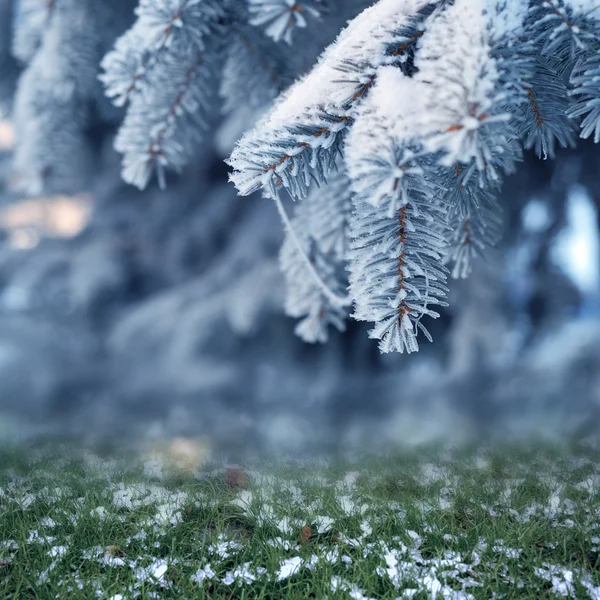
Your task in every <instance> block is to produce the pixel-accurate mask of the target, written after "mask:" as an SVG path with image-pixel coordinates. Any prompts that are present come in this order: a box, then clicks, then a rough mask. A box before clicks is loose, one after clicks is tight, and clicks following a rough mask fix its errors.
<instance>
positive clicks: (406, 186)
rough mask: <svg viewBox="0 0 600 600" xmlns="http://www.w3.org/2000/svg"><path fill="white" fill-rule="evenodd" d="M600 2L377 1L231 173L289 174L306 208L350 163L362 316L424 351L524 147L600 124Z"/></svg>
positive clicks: (263, 179)
mask: <svg viewBox="0 0 600 600" xmlns="http://www.w3.org/2000/svg"><path fill="white" fill-rule="evenodd" d="M597 13H598V7H597V6H596V2H595V1H593V0H454V2H446V1H443V0H439V1H433V0H432V1H430V2H426V1H423V2H418V1H417V2H410V1H408V0H379V2H377V3H376V4H375V5H374V6H373V7H371V8H369V9H367V10H365V11H364V12H363V13H361V14H360V15H359V16H358V17H357V18H356V19H354V21H352V22H351V23H350V24H349V25H348V27H347V28H346V29H345V30H344V31H343V32H342V33H341V34H340V36H339V38H338V39H337V40H336V42H335V43H334V44H333V45H332V46H330V47H329V48H328V49H327V50H326V51H325V52H324V53H323V55H322V56H321V58H320V59H319V61H318V63H317V64H316V66H315V67H314V69H313V70H312V71H311V73H309V74H308V75H307V76H306V77H304V78H303V79H301V80H300V81H298V82H297V83H296V84H294V85H293V86H292V87H291V88H290V89H289V90H287V91H286V92H285V93H284V94H282V95H281V97H280V98H279V99H278V100H277V101H276V102H275V104H274V106H273V108H272V110H271V111H270V113H268V114H267V115H266V116H265V117H264V118H263V119H262V120H261V121H259V122H258V123H257V125H256V126H255V127H254V129H253V130H251V131H249V132H248V133H247V134H245V135H244V136H243V137H242V139H241V140H240V142H239V143H238V145H237V147H236V148H235V150H234V152H233V153H232V155H231V157H230V159H229V164H230V165H231V166H232V167H233V173H232V174H231V179H232V181H233V182H234V183H235V185H236V187H237V188H238V190H239V192H240V194H242V195H247V194H250V193H252V192H255V191H258V190H262V192H263V193H264V194H265V195H267V196H271V197H274V198H278V195H279V193H280V189H281V188H284V189H286V190H287V191H288V192H289V193H290V195H291V196H292V197H293V198H296V199H297V200H298V201H299V202H300V206H299V207H298V210H297V213H298V214H302V213H303V210H306V209H303V205H304V203H307V200H306V197H307V195H308V198H312V192H311V191H310V189H311V186H312V185H313V184H314V182H317V183H319V184H320V185H321V186H323V185H324V186H326V185H327V181H328V177H329V175H330V172H331V171H332V169H333V168H334V166H336V165H338V164H340V161H343V163H344V164H345V168H346V169H347V172H348V176H349V178H350V184H349V186H350V189H351V191H352V195H353V199H352V202H353V206H354V209H353V212H352V214H351V217H350V232H351V233H350V239H351V246H350V247H351V249H350V252H349V254H348V269H349V271H350V285H349V293H350V297H351V298H352V299H353V301H354V304H355V312H354V315H353V316H354V317H355V318H357V319H359V320H367V321H371V322H372V323H374V328H373V329H372V330H371V336H372V337H375V338H377V339H379V340H380V348H381V350H382V351H383V352H389V351H393V350H394V351H400V352H403V351H407V352H412V351H415V350H417V349H418V342H417V334H418V332H419V331H422V332H423V333H425V335H426V336H427V337H429V336H428V334H427V332H426V329H425V327H424V325H423V323H422V322H421V320H422V318H423V317H425V316H429V317H436V316H438V313H437V312H436V311H435V307H436V306H440V305H442V306H443V305H444V304H445V301H444V298H445V295H446V291H447V290H446V277H447V272H446V270H445V267H444V265H445V264H448V265H451V266H452V275H453V276H454V277H466V276H467V275H468V274H469V273H470V271H471V263H472V260H473V258H474V257H475V256H477V255H480V254H482V253H483V251H484V250H485V248H487V247H489V246H491V245H494V244H495V243H496V242H497V241H498V239H499V236H500V231H501V217H500V215H501V213H502V208H501V206H499V205H498V201H497V200H496V195H497V192H498V191H499V189H500V188H501V185H502V181H503V178H504V175H505V174H507V173H512V172H513V171H514V170H515V168H516V165H517V164H518V162H519V161H520V160H521V158H522V152H523V150H528V149H535V151H536V153H537V154H538V156H541V157H544V158H546V157H549V158H552V157H553V156H554V153H555V148H556V145H557V144H558V145H560V146H562V147H568V146H572V145H574V143H575V132H576V130H577V128H578V127H579V126H580V121H581V119H582V118H583V123H582V125H583V129H582V135H583V136H584V137H587V136H589V135H591V134H592V133H594V134H595V137H596V139H598V137H600V104H599V103H600V86H598V85H597V81H596V79H597V78H598V72H599V71H598V70H599V67H600V63H598V46H597V40H598V39H599V37H600V24H599V22H598V19H597ZM340 157H341V158H340ZM293 226H294V227H295V228H296V229H297V230H298V231H297V232H296V237H297V238H299V239H307V237H306V236H307V232H306V224H305V223H304V222H302V220H301V219H297V220H296V221H295V222H294V223H293ZM300 250H301V249H298V251H300ZM292 251H293V246H292V245H291V244H289V243H287V245H286V250H285V253H286V257H287V262H288V263H293V262H294V261H293V260H292V259H291V252H292ZM302 253H303V254H306V249H304V251H303V252H302ZM314 261H315V264H314V265H313V266H314V267H315V271H316V270H318V271H319V272H321V273H327V272H331V268H332V266H331V265H330V271H328V269H327V266H326V265H324V264H323V257H322V256H321V255H319V256H318V257H317V256H315V257H314ZM317 264H318V268H317ZM321 283H322V281H321ZM332 298H335V296H332ZM316 306H318V305H317V304H316V303H315V307H316ZM315 310H316V308H315Z"/></svg>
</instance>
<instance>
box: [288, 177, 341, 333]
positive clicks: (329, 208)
mask: <svg viewBox="0 0 600 600" xmlns="http://www.w3.org/2000/svg"><path fill="white" fill-rule="evenodd" d="M351 207H352V205H351V191H350V185H349V180H348V178H347V176H346V175H345V173H343V172H340V173H336V174H334V175H333V176H332V178H331V179H330V181H329V185H327V186H326V187H322V188H318V187H315V188H313V189H312V190H311V192H310V194H309V195H308V197H307V198H306V200H305V201H304V202H302V203H301V204H299V205H298V206H297V207H296V212H295V216H294V219H293V220H292V222H291V225H292V228H293V229H294V231H296V232H297V236H296V239H297V240H299V242H300V244H301V248H298V247H297V243H296V239H294V238H293V237H292V235H291V233H290V232H289V231H288V232H287V234H286V238H285V241H284V243H283V246H282V248H281V255H280V258H281V268H282V270H283V273H284V275H285V278H286V283H287V286H286V288H287V295H286V304H285V309H286V314H287V315H289V316H290V317H295V318H302V321H300V322H299V323H298V325H297V327H296V333H297V334H298V335H299V336H300V337H301V338H302V339H303V340H305V341H306V342H311V343H314V342H326V341H327V339H328V335H329V333H328V329H329V326H330V325H333V326H334V327H335V328H337V329H338V330H339V331H344V330H345V320H346V316H347V310H346V309H345V308H344V307H343V306H340V305H339V304H338V303H336V302H334V301H332V300H331V299H330V298H329V297H328V296H327V295H325V294H324V293H323V290H322V289H321V286H320V285H319V284H318V283H317V282H315V280H314V278H313V277H312V276H311V273H310V272H309V270H308V268H307V265H306V263H305V257H307V258H309V259H310V260H311V262H312V263H313V265H314V267H315V269H316V270H317V273H318V275H319V277H320V279H321V280H323V281H324V282H325V284H326V285H327V286H328V287H329V289H331V290H332V291H333V292H334V293H335V294H337V295H338V296H340V297H341V296H343V295H344V293H345V288H346V286H347V285H348V278H347V276H346V273H345V267H346V261H347V259H348V249H349V248H348V247H349V231H348V227H349V218H350V210H351Z"/></svg>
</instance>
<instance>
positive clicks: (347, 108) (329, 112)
mask: <svg viewBox="0 0 600 600" xmlns="http://www.w3.org/2000/svg"><path fill="white" fill-rule="evenodd" d="M430 5H431V2H428V1H427V0H416V1H409V0H381V1H380V2H378V3H377V4H375V5H374V6H372V7H371V8H369V9H367V10H365V11H364V12H363V13H361V14H360V15H359V16H358V17H357V18H356V19H355V20H354V21H352V22H351V23H350V25H349V26H348V27H347V28H346V29H345V30H344V31H343V32H342V33H341V34H340V36H339V38H338V39H337V40H336V42H335V43H334V44H333V45H331V46H330V47H329V48H328V49H327V50H326V51H325V52H324V53H323V55H322V56H321V58H320V59H319V62H318V64H317V65H316V67H315V68H314V69H313V70H312V71H311V73H310V74H309V75H307V76H306V77H305V78H304V79H301V80H300V81H299V82H298V83H296V84H295V85H293V86H292V87H291V88H290V89H289V90H288V91H286V92H285V93H284V94H283V95H282V97H281V98H280V99H279V100H278V101H277V102H276V104H275V106H274V108H273V110H272V111H271V112H270V113H269V114H268V115H267V116H266V117H265V118H263V119H262V120H261V121H259V123H258V124H257V125H256V127H255V128H254V129H253V130H252V131H250V132H249V133H247V134H246V135H244V137H243V138H242V139H241V140H240V142H239V143H238V145H237V147H236V148H235V150H234V151H233V153H232V155H231V157H230V159H229V161H228V163H229V164H230V166H232V167H233V173H232V174H231V176H230V178H231V180H232V181H233V182H234V184H235V185H236V187H237V188H238V191H239V192H240V194H242V195H248V194H251V193H253V192H255V191H257V190H259V189H262V190H266V193H268V194H270V195H274V194H275V192H276V191H277V189H278V188H280V187H282V186H283V187H285V188H286V189H287V190H288V192H289V193H290V194H291V195H292V197H295V198H298V197H304V196H305V195H306V193H307V191H308V188H309V186H310V183H311V181H312V180H313V179H314V180H316V181H317V182H319V183H321V182H324V181H326V178H327V175H328V173H329V172H330V171H331V169H332V168H333V167H334V165H335V163H336V159H337V155H338V154H339V153H340V151H341V148H342V144H343V139H344V136H345V133H346V130H347V128H348V126H350V125H351V124H352V122H353V114H354V113H355V112H356V111H357V110H358V107H359V106H360V103H361V101H362V100H363V98H364V97H365V96H366V94H367V92H368V91H369V89H370V88H371V87H372V86H373V83H374V81H375V78H376V75H377V70H378V68H379V67H380V66H381V65H383V64H398V65H399V64H401V63H403V62H405V60H406V58H405V54H404V53H402V52H399V51H398V52H396V53H395V54H394V49H396V50H398V49H399V48H400V47H401V46H402V44H408V43H409V42H411V41H412V40H414V39H415V35H416V32H418V31H420V30H421V27H416V26H415V22H417V23H418V22H419V19H420V18H422V17H423V15H421V11H424V10H425V9H426V8H427V7H429V6H430Z"/></svg>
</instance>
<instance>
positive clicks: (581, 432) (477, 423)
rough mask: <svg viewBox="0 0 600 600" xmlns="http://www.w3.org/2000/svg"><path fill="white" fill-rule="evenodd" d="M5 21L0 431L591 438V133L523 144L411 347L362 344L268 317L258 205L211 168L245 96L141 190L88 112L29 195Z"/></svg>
mask: <svg viewBox="0 0 600 600" xmlns="http://www.w3.org/2000/svg"><path fill="white" fill-rule="evenodd" d="M350 4H351V3H350ZM11 6H12V5H11V3H10V2H4V4H2V2H1V1H0V7H3V10H5V11H9V10H11ZM351 10H352V9H351V8H349V9H348V11H349V12H351ZM125 13H126V15H129V13H128V12H127V11H125ZM6 14H7V13H5V18H3V17H2V15H0V82H1V84H0V101H3V109H4V110H3V112H2V113H0V114H3V117H2V120H0V438H3V439H19V438H26V439H29V438H31V436H36V435H40V434H45V433H59V434H65V435H85V436H91V437H92V438H97V439H102V438H105V437H113V438H117V439H120V440H126V441H127V442H131V441H133V440H141V439H148V438H160V437H162V436H165V437H170V436H174V435H190V436H193V435H199V434H204V433H208V434H210V435H212V436H214V437H215V438H216V439H217V440H218V442H219V443H222V444H225V445H239V446H241V447H251V448H266V449H281V448H285V449H288V450H290V451H295V450H298V449H306V448H314V447H318V446H320V445H321V444H323V443H325V444H334V445H337V444H341V445H346V444H357V443H361V444H362V443H365V444H371V443H377V444H382V445H387V444H390V443H398V442H407V443H418V442H424V441H429V440H432V439H437V438H443V439H448V438H449V439H462V438H465V437H467V438H469V437H473V438H477V437H483V438H489V437H498V438H501V439H502V438H505V437H507V436H511V435H516V436H529V435H547V436H566V435H570V436H577V437H579V438H581V437H584V436H587V435H591V434H593V433H595V432H596V428H597V426H598V424H599V423H600V419H599V417H600V310H599V309H600V237H599V235H600V179H599V178H598V166H599V165H600V147H599V146H598V145H594V144H592V143H591V142H588V143H585V142H581V143H579V145H578V148H577V149H571V148H569V149H560V150H558V151H557V153H556V154H557V155H556V158H555V159H554V160H550V159H548V160H539V159H538V158H537V157H536V156H535V155H534V153H533V152H530V153H527V154H526V156H525V158H524V161H523V163H522V164H521V165H520V166H519V169H518V172H517V173H516V174H515V175H513V176H511V177H510V178H509V179H508V180H507V181H506V184H505V185H504V188H503V191H502V194H501V197H500V200H501V204H502V206H503V210H504V224H503V238H502V241H501V242H500V243H499V244H498V247H497V248H495V249H494V250H492V251H491V252H490V253H489V254H488V255H487V256H486V257H485V259H484V260H478V261H477V263H476V267H475V269H474V272H473V274H472V276H471V277H470V278H469V279H467V280H464V281H452V284H451V302H450V308H448V309H446V310H445V311H444V314H443V316H442V318H441V319H439V320H438V321H436V322H435V323H433V324H432V325H431V331H432V334H433V336H434V339H435V341H434V343H433V344H427V345H424V346H423V348H422V350H421V352H420V353H419V354H417V355H410V356H402V355H393V356H380V355H379V353H378V350H377V346H376V344H374V343H373V342H372V341H369V340H368V339H367V336H366V334H365V331H366V326H363V325H361V324H358V323H355V322H351V323H350V324H349V330H348V331H347V332H346V333H345V334H339V333H337V332H335V333H332V335H331V339H330V341H329V343H328V344H326V345H308V344H304V343H303V342H302V341H301V340H299V339H298V338H297V337H295V336H294V334H293V330H294V326H295V322H294V321H293V320H292V319H289V318H288V317H286V316H285V315H284V312H283V302H284V299H283V277H282V275H281V274H280V270H279V265H278V253H279V248H280V245H281V242H282V237H283V230H282V226H281V223H280V220H279V217H278V215H277V212H276V209H275V207H274V206H273V205H272V202H270V201H268V200H266V199H261V198H260V197H252V198H249V199H248V198H240V197H238V196H237V195H236V191H235V189H234V187H233V186H232V185H231V184H229V183H228V182H227V166H226V165H225V163H224V159H225V158H226V157H227V156H228V154H229V152H230V151H231V148H232V146H233V143H234V142H235V140H236V139H237V138H238V137H239V135H240V134H241V133H242V132H243V130H244V129H245V128H246V127H247V126H248V125H249V124H251V123H252V122H253V121H254V119H255V118H256V115H258V114H260V111H261V107H260V106H259V107H254V109H253V112H252V111H246V112H244V111H242V112H240V111H238V112H234V113H232V114H231V115H230V116H229V117H227V118H225V117H223V116H222V114H221V111H220V109H219V107H218V106H215V108H214V110H213V113H212V114H213V117H212V122H211V124H210V133H209V134H208V135H207V136H205V138H204V140H203V142H202V144H200V145H199V146H198V148H197V150H196V154H195V157H194V159H193V160H192V161H191V164H190V166H189V167H187V168H186V169H185V170H184V171H183V172H182V173H181V175H177V176H176V175H171V176H169V178H168V181H167V183H168V185H167V188H166V189H165V190H161V189H159V188H158V186H157V185H156V184H151V185H150V186H149V187H148V188H147V189H146V190H145V191H138V190H136V189H135V188H133V187H132V186H130V185H128V184H126V183H125V182H123V180H122V178H121V174H120V157H119V155H118V154H117V153H116V152H115V151H114V150H113V138H114V135H115V132H116V124H117V123H118V121H119V118H120V117H119V115H118V114H117V115H116V116H115V115H113V114H109V112H110V111H109V110H108V109H106V110H104V109H100V108H97V109H94V110H95V112H94V113H93V115H94V116H93V118H90V119H88V120H87V121H86V126H85V131H84V135H82V137H81V139H78V144H79V146H75V145H73V146H71V147H69V148H68V150H69V152H70V154H69V153H67V157H68V158H67V160H66V163H67V164H69V163H70V166H71V167H72V168H73V169H75V170H76V171H77V174H78V175H79V177H78V178H74V179H73V178H66V177H63V176H60V177H59V176H58V175H57V176H56V177H52V176H49V177H47V178H46V179H47V182H49V183H48V185H45V186H44V189H43V190H42V189H40V188H39V186H38V187H37V188H36V186H35V185H34V186H31V185H28V183H31V181H32V178H31V175H30V174H29V173H28V172H27V168H28V166H29V165H30V163H29V162H28V161H30V160H34V159H32V158H31V156H28V157H27V156H26V158H25V159H24V158H23V156H24V155H23V150H22V147H23V146H26V145H28V144H31V142H30V140H28V139H25V136H26V135H29V132H28V131H26V128H23V127H22V126H21V127H19V124H18V115H17V116H16V117H15V114H16V113H17V112H18V111H16V110H14V111H13V106H15V105H16V104H15V105H13V104H12V98H13V96H14V93H15V90H17V92H16V93H17V96H16V100H15V103H16V102H23V101H24V100H23V98H22V97H21V98H19V94H24V93H25V92H23V89H24V85H25V83H26V82H25V83H24V82H23V80H22V79H21V81H20V80H19V77H21V74H22V73H23V72H25V73H27V71H26V69H27V64H26V63H25V62H24V61H22V60H19V59H18V58H15V57H14V56H12V53H11V52H10V47H11V39H12V33H11V30H10V26H9V25H8V23H9V22H10V20H9V19H8V17H6ZM128 18H129V17H128V16H125V17H123V22H122V24H121V27H120V29H119V27H115V31H112V33H111V34H110V35H108V34H107V39H105V40H104V47H103V51H104V52H106V51H107V50H108V49H110V47H111V45H112V43H114V39H115V38H116V36H117V34H118V33H119V31H122V30H123V29H124V28H125V27H126V26H127V25H128V24H130V23H129V22H128V20H127V19H128ZM130 20H132V17H131V18H130ZM343 21H344V19H343V18H342V16H341V15H339V16H336V15H329V16H328V17H327V18H326V25H327V26H323V27H320V28H319V35H315V33H314V31H311V30H310V29H309V30H307V31H303V32H300V34H299V37H298V42H297V43H298V44H300V45H301V46H302V48H303V53H302V56H300V57H299V56H294V61H295V63H294V73H296V74H299V73H303V72H305V71H306V70H307V69H308V68H309V67H310V66H311V64H312V63H313V62H314V60H315V58H316V57H317V56H318V53H319V52H320V51H321V50H322V48H323V47H325V45H326V44H327V43H328V42H330V41H331V40H332V39H333V38H334V36H335V34H336V33H337V31H339V29H340V27H341V24H343ZM5 24H6V25H5ZM2 28H4V31H2V30H1V29H2ZM302 36H304V38H303V37H302ZM98 87H99V89H101V84H100V83H99V82H98ZM99 95H101V94H99ZM101 103H102V101H100V100H99V101H98V104H99V106H100V105H101ZM109 108H110V107H109ZM111 110H112V109H111ZM60 126H61V125H60V123H59V125H58V126H57V130H59V129H60ZM20 136H22V137H20ZM45 143H46V145H45V147H44V148H43V151H44V152H53V151H54V149H55V147H53V145H52V143H51V140H50V141H49V140H46V142H45ZM20 148H21V149H20ZM29 152H31V149H29ZM19 153H21V154H19ZM84 153H87V154H88V155H89V156H86V157H85V158H86V160H87V162H86V161H84V158H82V154H84ZM24 165H25V166H24ZM73 169H72V170H73ZM374 440H377V441H376V442H374Z"/></svg>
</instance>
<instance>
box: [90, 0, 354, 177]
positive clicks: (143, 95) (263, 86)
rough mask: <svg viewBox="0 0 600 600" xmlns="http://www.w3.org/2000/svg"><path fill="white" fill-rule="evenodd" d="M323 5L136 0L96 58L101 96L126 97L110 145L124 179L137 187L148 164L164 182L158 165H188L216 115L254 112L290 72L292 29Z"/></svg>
mask: <svg viewBox="0 0 600 600" xmlns="http://www.w3.org/2000/svg"><path fill="white" fill-rule="evenodd" d="M339 8H340V9H342V7H341V6H340V7H339ZM325 9H326V6H325V4H324V3H323V2H320V1H318V0H307V1H306V2H304V1H303V2H288V1H287V0H269V1H265V0H261V1H256V0H253V1H249V0H248V1H247V0H140V4H139V6H138V8H137V9H136V14H137V20H136V22H135V24H134V25H133V27H132V28H131V29H130V30H129V31H128V32H127V33H125V34H124V35H123V36H122V37H121V38H120V39H119V40H118V41H117V43H116V45H115V48H114V50H113V51H112V52H110V53H109V54H108V55H107V56H106V57H105V59H104V60H103V62H102V68H103V71H104V72H103V74H102V81H103V83H104V85H105V86H106V93H107V95H108V96H109V97H110V98H111V99H112V100H113V102H114V103H115V104H116V105H118V106H127V114H126V117H125V120H124V123H123V126H122V128H121V130H120V131H119V135H118V136H117V139H116V144H115V145H116V148H117V150H118V151H119V152H121V153H122V154H123V177H124V178H125V180H126V181H128V182H130V183H132V184H134V185H136V186H137V187H139V188H144V187H146V186H147V185H148V183H149V181H150V179H151V177H152V176H153V175H154V174H155V173H156V174H157V176H158V179H159V183H160V184H161V186H162V187H164V186H165V171H166V169H173V170H176V171H180V170H181V169H182V168H183V167H184V166H185V165H186V164H188V162H189V161H190V159H191V157H192V156H193V154H194V151H195V149H196V147H197V144H198V141H199V139H200V137H201V135H202V134H203V133H204V130H206V129H207V128H208V123H209V122H212V121H214V115H215V114H218V113H219V112H221V113H224V114H230V113H233V112H239V111H241V112H242V113H243V115H244V118H245V120H246V122H247V121H248V120H250V121H252V120H253V119H255V118H256V116H257V115H258V114H260V112H261V111H262V110H264V109H265V107H266V106H268V105H269V104H270V103H271V102H272V100H273V99H274V98H275V96H276V95H277V94H278V93H279V92H281V91H282V90H283V89H285V88H286V87H287V86H288V85H289V84H290V83H291V82H292V81H293V78H294V77H295V76H296V71H295V63H296V62H297V60H296V57H295V50H294V49H293V48H292V40H293V33H294V32H295V31H296V30H298V29H304V28H306V27H307V26H308V25H309V21H310V22H316V21H317V20H318V19H320V18H321V16H322V14H324V13H325V12H326V10H325ZM315 26H317V25H315ZM217 90H219V91H220V94H219V96H217V94H216V93H215V92H216V91H217Z"/></svg>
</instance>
